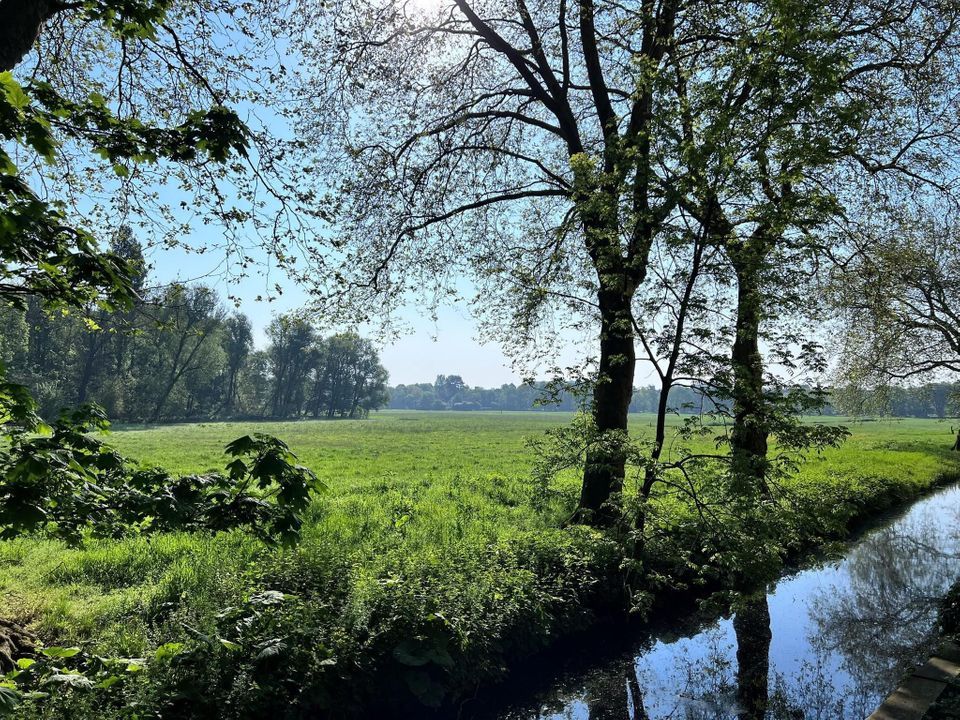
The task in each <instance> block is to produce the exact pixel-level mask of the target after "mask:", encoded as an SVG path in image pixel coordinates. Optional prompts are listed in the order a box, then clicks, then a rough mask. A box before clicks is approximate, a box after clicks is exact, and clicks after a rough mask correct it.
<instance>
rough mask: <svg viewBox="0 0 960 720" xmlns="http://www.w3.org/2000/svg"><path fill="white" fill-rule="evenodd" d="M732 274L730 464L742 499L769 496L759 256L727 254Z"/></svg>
mask: <svg viewBox="0 0 960 720" xmlns="http://www.w3.org/2000/svg"><path fill="white" fill-rule="evenodd" d="M731 256H732V260H733V265H734V270H735V271H736V274H737V285H738V287H737V320H736V338H735V339H734V343H733V350H732V353H731V356H730V360H731V365H732V369H733V430H732V432H731V435H730V456H731V457H730V460H731V473H732V477H733V489H734V491H735V492H737V493H738V494H739V495H741V496H744V497H747V496H752V495H754V494H755V493H759V494H760V495H762V496H766V495H769V486H768V485H767V465H768V462H767V438H768V436H769V428H768V423H767V412H766V401H765V399H764V395H763V356H762V355H761V354H760V320H761V301H762V294H761V291H760V287H759V282H760V270H761V265H762V255H761V254H760V253H759V252H757V251H755V250H754V249H753V248H750V247H747V248H741V249H739V250H738V251H737V252H733V253H731Z"/></svg>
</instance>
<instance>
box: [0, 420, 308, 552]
mask: <svg viewBox="0 0 960 720" xmlns="http://www.w3.org/2000/svg"><path fill="white" fill-rule="evenodd" d="M107 427H108V422H107V419H106V416H105V414H104V413H103V411H102V410H101V409H100V408H98V407H96V406H92V405H90V406H85V407H83V408H80V409H79V410H74V411H64V412H63V413H62V414H61V416H60V418H59V419H58V420H57V421H56V422H55V423H53V425H52V427H51V428H50V429H49V434H48V435H40V436H36V435H33V434H31V433H30V432H29V431H31V430H36V429H40V428H38V427H30V426H27V427H23V426H15V427H13V428H11V429H10V431H9V432H8V434H7V436H6V439H7V441H8V446H7V447H6V448H4V450H3V451H2V452H0V537H3V538H6V539H9V538H12V537H17V536H18V535H22V534H26V533H32V532H36V531H44V532H45V533H47V534H48V535H50V536H51V537H57V538H61V539H63V540H65V541H67V542H68V543H71V544H78V543H80V542H81V541H82V540H83V538H84V537H85V535H86V534H88V533H89V534H90V535H92V536H94V537H122V536H124V535H129V534H135V533H154V532H161V531H170V530H179V529H183V530H207V531H213V532H216V531H223V530H228V529H230V528H233V527H239V526H245V527H249V528H251V529H252V530H253V531H254V532H255V533H256V534H257V535H258V536H260V537H261V538H262V539H264V540H265V541H268V542H274V541H280V542H283V543H292V542H295V541H296V540H297V539H298V538H299V534H300V525H301V519H300V515H301V514H302V513H303V512H304V510H305V509H306V507H307V505H308V503H309V498H310V493H311V492H312V491H314V490H319V489H320V488H321V487H322V484H321V483H320V482H319V480H318V479H317V477H316V475H314V474H313V473H312V472H311V471H310V470H308V469H307V468H304V467H302V466H300V465H296V464H294V463H295V462H296V456H295V455H294V454H293V453H292V452H290V449H289V448H288V447H287V446H286V445H285V444H284V443H283V442H282V441H280V440H277V439H276V438H273V437H270V436H267V435H256V436H253V437H251V436H244V437H241V438H239V439H238V440H235V441H234V442H232V443H230V445H228V446H227V454H228V455H230V456H231V457H233V458H234V459H233V461H232V462H230V464H229V465H228V468H227V469H228V472H229V474H227V475H224V474H219V473H207V474H203V475H182V476H179V477H175V476H172V475H171V474H170V473H168V472H166V471H164V470H160V469H159V468H154V469H149V470H138V469H134V468H132V467H131V465H130V463H129V462H128V461H126V460H125V459H124V458H123V457H122V456H121V455H120V454H119V453H117V452H116V451H115V450H113V449H112V448H111V447H109V446H108V445H106V444H105V443H103V442H102V441H100V440H98V439H96V438H94V437H92V436H91V435H90V433H91V432H93V431H97V430H105V429H106V428H107ZM251 486H252V487H253V488H255V489H256V493H251V492H248V489H250V488H251Z"/></svg>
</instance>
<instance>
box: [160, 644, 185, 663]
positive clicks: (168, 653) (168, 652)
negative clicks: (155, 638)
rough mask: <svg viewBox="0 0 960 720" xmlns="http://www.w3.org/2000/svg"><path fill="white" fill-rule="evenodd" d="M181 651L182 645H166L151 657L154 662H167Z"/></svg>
mask: <svg viewBox="0 0 960 720" xmlns="http://www.w3.org/2000/svg"><path fill="white" fill-rule="evenodd" d="M182 650H183V643H166V644H164V645H161V646H160V647H158V648H157V649H156V650H155V651H154V653H153V657H154V659H156V660H169V659H170V658H173V657H176V656H177V655H179V654H180V652H181V651H182Z"/></svg>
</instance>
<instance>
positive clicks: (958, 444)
mask: <svg viewBox="0 0 960 720" xmlns="http://www.w3.org/2000/svg"><path fill="white" fill-rule="evenodd" d="M953 451H954V452H960V429H958V430H957V439H956V440H954V441H953Z"/></svg>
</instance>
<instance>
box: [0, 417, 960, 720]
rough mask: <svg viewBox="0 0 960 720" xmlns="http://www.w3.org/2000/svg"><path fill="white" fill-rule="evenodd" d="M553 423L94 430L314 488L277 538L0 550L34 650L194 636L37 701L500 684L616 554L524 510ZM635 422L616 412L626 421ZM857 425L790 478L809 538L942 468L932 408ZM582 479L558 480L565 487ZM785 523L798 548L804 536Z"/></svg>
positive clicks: (3, 596) (8, 592) (152, 459)
mask: <svg viewBox="0 0 960 720" xmlns="http://www.w3.org/2000/svg"><path fill="white" fill-rule="evenodd" d="M568 420H569V416H565V415H562V414H555V413H550V414H546V413H507V414H502V415H501V414H497V413H381V414H378V415H376V416H374V417H372V418H371V419H369V420H366V421H338V422H322V421H321V422H300V423H265V424H259V425H258V424H251V423H236V424H233V423H215V424H198V425H188V426H186V425H185V426H168V427H162V428H153V429H149V428H147V429H138V428H129V429H121V430H119V431H117V432H115V433H114V434H113V436H112V438H111V440H110V441H111V442H112V444H114V445H115V446H116V447H117V448H118V449H120V450H121V451H122V452H124V453H125V454H127V455H129V456H131V457H134V458H137V459H139V460H140V461H142V462H143V463H145V464H148V465H149V464H161V465H163V466H165V467H167V468H169V469H171V470H174V471H180V472H196V471H202V470H205V469H209V468H215V467H220V466H222V463H223V459H222V455H221V452H222V448H223V445H224V444H225V443H226V442H228V441H229V440H232V439H233V438H235V437H237V436H239V435H242V434H244V433H247V432H251V431H263V432H269V433H271V434H273V435H276V436H278V437H281V438H283V439H284V440H286V441H287V442H288V444H289V445H290V446H291V448H293V449H294V451H295V452H297V453H298V454H299V456H300V459H301V461H302V462H303V463H304V464H306V465H308V466H310V467H311V468H312V469H313V470H314V471H316V472H317V474H318V475H319V476H320V477H321V478H323V479H324V480H325V481H326V482H327V484H328V485H329V486H330V491H329V492H328V493H327V494H326V495H324V496H322V497H320V498H318V499H317V501H316V502H315V504H314V505H313V507H312V508H311V511H310V514H309V517H308V519H307V523H306V527H305V532H304V539H303V542H302V543H301V545H300V546H298V547H297V548H296V549H293V550H286V551H284V550H274V549H270V548H267V547H264V546H262V545H261V544H259V543H258V542H257V541H255V540H253V539H252V538H250V537H248V536H246V535H243V534H241V533H228V534H223V535H219V536H216V537H208V536H197V535H186V534H174V535H165V536H161V537H156V538H151V539H132V540H119V541H102V542H100V541H98V542H91V543H89V544H88V545H86V546H85V547H84V548H82V549H68V548H65V547H64V546H62V545H61V544H59V543H55V542H48V541H37V540H30V539H24V540H18V541H14V542H8V543H2V544H0V616H5V617H12V618H14V619H17V620H20V621H23V622H26V623H27V624H29V626H30V627H31V628H32V629H34V630H35V631H36V632H37V633H38V634H39V635H40V636H41V637H42V638H43V639H44V640H45V641H46V642H47V643H48V644H52V643H60V644H80V645H84V646H86V647H88V648H89V649H91V650H94V651H96V652H101V653H106V654H111V655H121V656H125V657H134V658H136V657H148V656H150V655H151V653H153V652H154V650H155V648H156V647H157V646H159V645H161V644H163V643H168V642H171V641H176V642H182V643H183V644H184V646H190V647H193V648H199V650H197V651H196V652H193V653H190V654H184V655H182V656H177V657H174V658H172V659H167V660H164V661H162V662H156V663H153V664H151V666H150V667H151V669H150V670H148V671H146V672H141V673H137V674H135V675H132V676H131V677H129V678H128V679H127V680H125V681H124V682H122V683H117V684H116V685H115V686H113V687H111V688H110V689H109V690H106V691H102V692H97V693H94V694H82V693H73V692H67V693H64V694H63V696H62V698H61V699H60V700H59V701H57V702H54V703H46V704H43V705H38V706H37V708H43V709H38V710H37V714H42V713H47V714H48V716H51V717H91V718H92V717H97V718H109V717H132V716H133V714H134V713H136V714H137V716H138V717H217V718H255V717H264V716H267V715H272V716H274V717H276V718H278V719H279V718H282V717H324V716H330V717H351V716H357V715H358V714H359V713H360V712H361V711H362V709H364V708H369V707H371V706H372V705H376V704H377V703H378V702H380V701H384V700H387V699H389V701H390V703H391V705H392V706H393V707H394V709H395V710H394V712H396V708H398V707H399V708H405V709H407V710H409V711H411V712H414V711H416V710H417V709H422V708H423V707H424V705H426V706H437V705H443V706H450V705H451V704H452V703H454V702H455V701H456V700H457V699H458V698H459V697H462V696H463V695H465V694H471V693H472V692H473V691H474V690H475V688H477V687H478V686H482V685H489V684H491V683H493V682H496V681H497V680H498V679H500V678H502V677H503V675H504V674H505V672H506V670H507V667H508V666H509V665H510V664H511V663H514V662H516V661H517V660H518V659H519V658H522V657H525V656H529V655H530V654H532V653H534V652H536V651H538V650H540V649H542V648H544V647H547V646H549V645H550V644H551V643H552V642H554V641H555V640H556V639H557V638H558V637H560V636H562V635H565V634H568V633H571V632H573V631H575V630H578V629H583V628H586V627H589V625H590V624H591V623H592V622H593V621H594V619H595V616H594V615H595V609H596V607H597V604H598V603H599V602H600V601H602V600H603V599H604V597H605V596H607V595H608V594H609V593H608V592H607V590H608V588H606V585H605V584H606V583H607V582H608V581H609V580H610V579H611V578H613V577H615V576H616V571H617V567H618V565H619V562H620V558H619V556H618V553H617V548H616V547H615V546H614V544H613V543H611V542H609V541H607V540H606V539H604V538H603V537H602V536H601V535H599V534H598V533H596V532H593V531H590V530H587V529H583V528H571V529H560V528H559V525H560V521H561V519H562V518H563V517H565V516H566V515H567V513H568V512H569V510H570V508H569V507H568V506H567V505H565V503H564V501H563V500H562V499H558V500H556V501H555V502H553V503H552V504H550V505H548V506H547V507H546V508H539V509H538V508H537V507H535V505H534V502H533V500H532V498H533V495H534V493H533V492H532V488H531V485H530V484H529V482H528V477H529V471H530V468H531V466H532V462H533V458H532V457H531V453H530V450H529V449H528V448H527V447H526V446H525V444H524V438H525V437H530V436H536V435H538V434H539V433H541V432H542V431H543V430H545V429H547V428H548V427H551V426H554V425H557V424H561V423H564V422H566V421H568ZM651 424H652V418H651V417H646V416H636V417H634V418H633V422H632V426H633V429H634V432H636V433H638V434H642V433H645V432H648V431H649V428H650V426H651ZM852 430H853V436H852V437H851V438H850V440H849V441H848V442H847V443H846V444H845V445H844V446H843V447H842V448H840V449H837V450H830V451H827V452H825V453H824V454H823V455H822V456H819V457H813V458H811V459H810V460H809V461H808V462H806V463H805V464H804V465H803V467H802V469H801V471H800V472H799V473H798V474H797V475H796V477H795V478H793V479H792V480H791V481H790V482H791V483H792V484H793V486H794V487H793V489H794V490H795V496H796V497H797V498H799V499H800V503H801V504H802V505H803V506H804V509H805V511H806V513H807V514H808V516H812V517H815V518H819V520H820V522H819V525H818V528H819V529H821V530H822V533H819V534H820V535H822V536H824V537H825V536H829V535H831V534H834V535H835V534H837V533H838V532H842V529H843V528H847V527H849V526H850V525H851V524H852V523H854V522H856V521H857V520H859V519H862V518H864V517H866V516H868V515H869V514H871V513H873V512H876V511H878V510H880V509H883V508H885V507H888V506H890V505H892V504H895V503H897V502H900V501H903V500H906V499H908V498H911V497H914V496H916V495H918V494H920V493H922V492H923V491H925V490H926V489H928V488H930V487H931V486H932V485H933V484H935V483H936V482H938V480H940V479H942V478H943V477H944V476H946V475H948V474H952V473H955V472H956V466H955V465H954V463H953V460H952V458H951V456H950V453H949V447H950V444H951V438H950V432H949V427H948V426H946V425H944V424H942V423H937V422H935V421H902V422H897V421H884V422H874V423H864V424H862V425H855V426H852ZM576 481H577V480H576V478H575V477H573V476H572V475H571V476H569V477H565V478H561V479H560V483H561V486H563V485H566V486H567V487H569V488H571V489H572V488H574V487H575V485H576ZM784 530H785V532H789V533H794V534H795V535H796V539H797V542H803V541H804V540H809V536H810V532H811V531H810V530H802V529H800V528H785V529H784ZM264 591H274V593H276V594H268V595H264V594H263V592H264ZM280 593H282V594H283V595H282V596H281V595H280ZM207 639H212V641H211V642H209V643H207ZM218 640H222V641H225V642H217V641H218ZM133 701H136V702H137V703H138V705H137V706H136V708H135V709H134V710H131V709H130V703H131V702H133ZM124 708H126V709H124Z"/></svg>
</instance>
